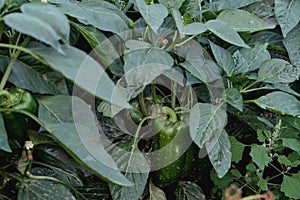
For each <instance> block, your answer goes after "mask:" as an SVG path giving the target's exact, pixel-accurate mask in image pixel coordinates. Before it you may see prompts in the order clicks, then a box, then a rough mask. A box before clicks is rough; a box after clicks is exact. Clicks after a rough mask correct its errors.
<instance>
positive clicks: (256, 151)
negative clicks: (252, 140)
mask: <svg viewBox="0 0 300 200" xmlns="http://www.w3.org/2000/svg"><path fill="white" fill-rule="evenodd" d="M250 156H251V157H252V161H253V162H254V163H256V164H257V165H258V167H259V169H261V170H264V168H265V167H266V166H268V164H269V163H270V162H271V161H272V158H271V157H269V154H268V150H267V149H266V147H263V146H261V145H258V144H254V145H252V146H251V152H250Z"/></svg>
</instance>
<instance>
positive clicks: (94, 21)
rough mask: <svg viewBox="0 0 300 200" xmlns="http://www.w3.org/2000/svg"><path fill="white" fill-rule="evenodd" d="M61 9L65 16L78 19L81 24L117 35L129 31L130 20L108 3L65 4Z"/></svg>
mask: <svg viewBox="0 0 300 200" xmlns="http://www.w3.org/2000/svg"><path fill="white" fill-rule="evenodd" d="M60 9H61V11H62V12H63V13H64V14H67V15H69V16H71V17H74V18H76V19H78V20H79V21H80V22H81V23H83V24H86V25H87V24H90V25H93V26H94V27H96V28H98V29H100V30H104V31H110V32H113V33H117V34H121V33H122V32H124V31H127V30H129V25H130V24H129V21H130V20H129V18H127V17H126V15H125V14H124V13H122V11H121V10H119V9H118V8H117V7H115V6H114V5H113V4H111V3H109V2H106V1H84V2H79V3H73V4H63V5H62V6H61V7H60ZM108 22H109V23H108Z"/></svg>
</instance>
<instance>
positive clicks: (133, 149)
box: [125, 116, 156, 176]
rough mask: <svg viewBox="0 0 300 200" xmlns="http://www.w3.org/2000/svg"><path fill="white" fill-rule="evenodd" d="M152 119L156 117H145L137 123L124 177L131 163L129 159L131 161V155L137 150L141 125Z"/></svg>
mask: <svg viewBox="0 0 300 200" xmlns="http://www.w3.org/2000/svg"><path fill="white" fill-rule="evenodd" d="M154 118H156V116H155V117H153V116H149V117H145V118H144V119H143V120H142V121H141V122H140V123H139V126H138V128H137V129H136V131H135V134H134V140H133V144H132V149H131V151H130V157H129V159H128V164H127V167H126V171H125V176H126V175H127V173H128V170H129V166H130V162H131V159H132V155H133V153H134V152H135V149H136V148H137V142H138V136H139V133H140V130H141V128H142V126H143V124H144V123H145V121H147V120H148V119H154Z"/></svg>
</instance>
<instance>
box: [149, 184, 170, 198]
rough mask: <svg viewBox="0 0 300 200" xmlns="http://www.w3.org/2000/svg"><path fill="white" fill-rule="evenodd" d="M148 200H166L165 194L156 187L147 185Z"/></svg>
mask: <svg viewBox="0 0 300 200" xmlns="http://www.w3.org/2000/svg"><path fill="white" fill-rule="evenodd" d="M149 193H150V200H167V197H166V194H165V192H164V191H163V190H162V189H160V188H159V187H156V186H155V185H154V184H153V183H152V182H150V183H149Z"/></svg>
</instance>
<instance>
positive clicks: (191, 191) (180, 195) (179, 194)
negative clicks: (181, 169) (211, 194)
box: [175, 181, 205, 200]
mask: <svg viewBox="0 0 300 200" xmlns="http://www.w3.org/2000/svg"><path fill="white" fill-rule="evenodd" d="M175 199H176V200H205V195H204V194H203V191H202V189H201V187H200V186H199V185H197V184H196V183H193V182H191V181H180V182H179V183H178V186H177V187H176V190H175Z"/></svg>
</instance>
